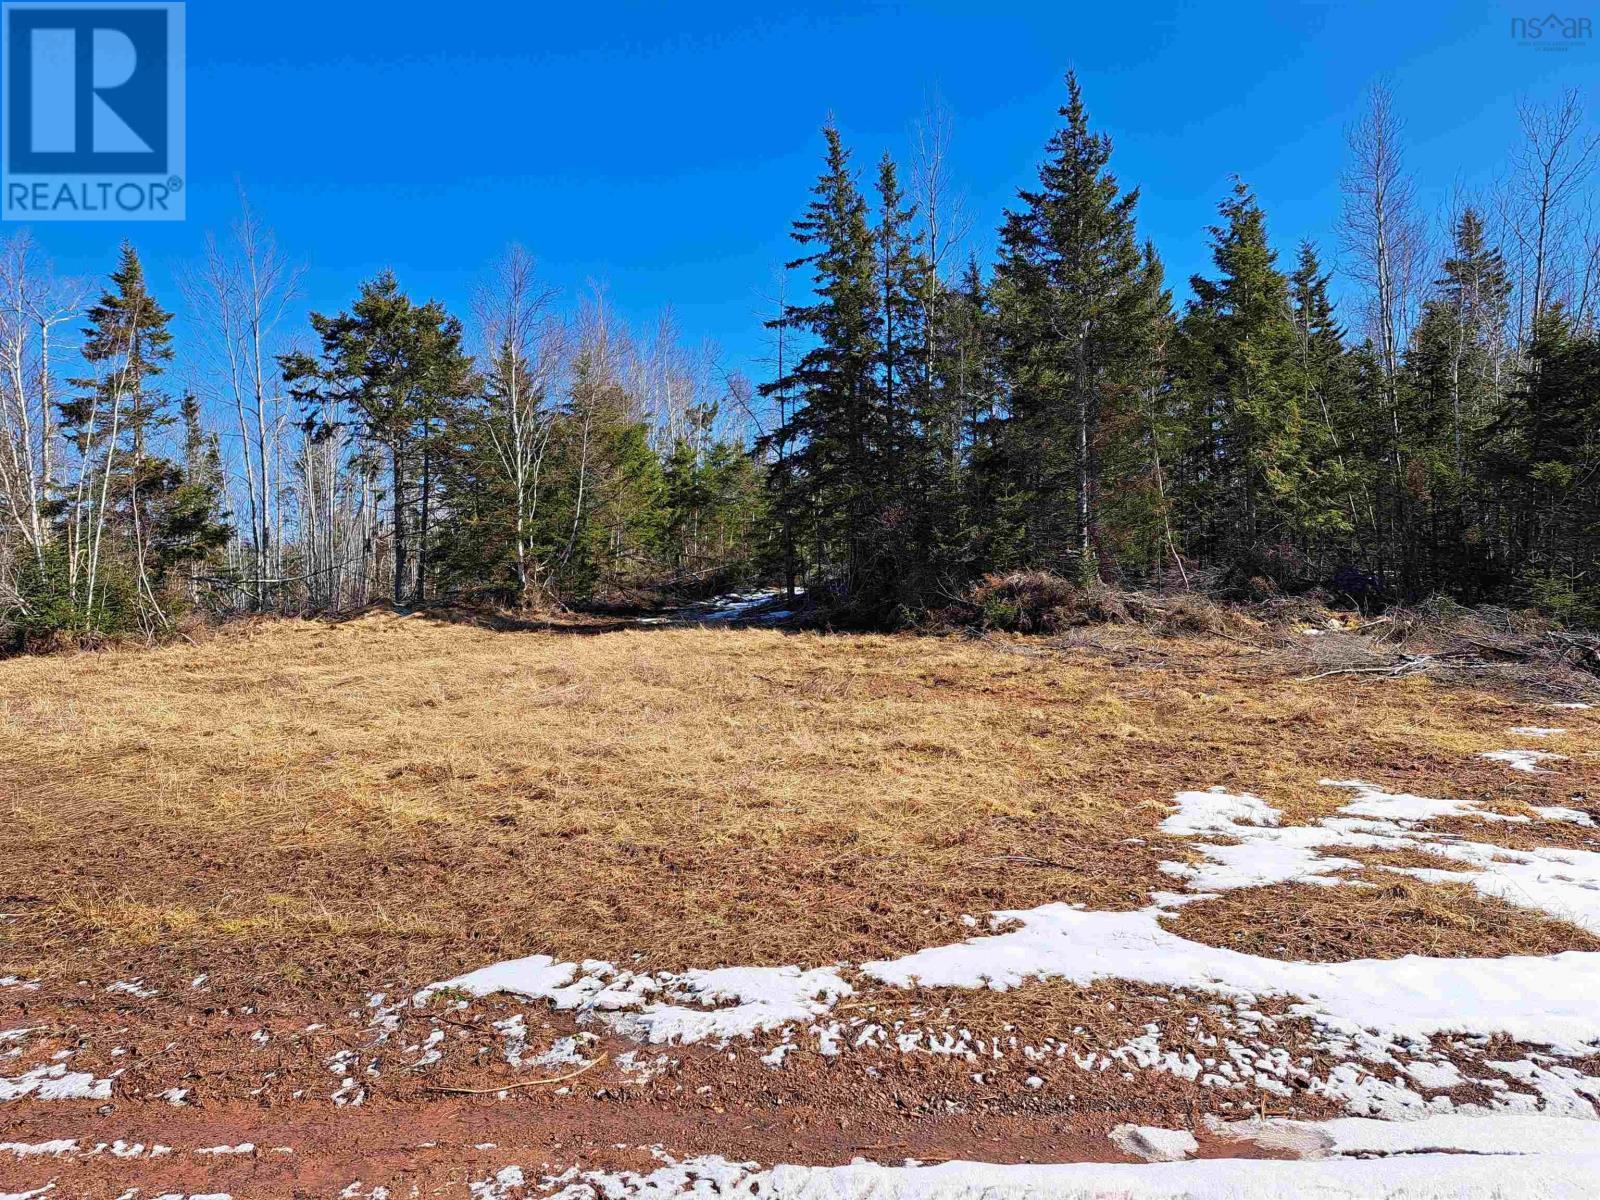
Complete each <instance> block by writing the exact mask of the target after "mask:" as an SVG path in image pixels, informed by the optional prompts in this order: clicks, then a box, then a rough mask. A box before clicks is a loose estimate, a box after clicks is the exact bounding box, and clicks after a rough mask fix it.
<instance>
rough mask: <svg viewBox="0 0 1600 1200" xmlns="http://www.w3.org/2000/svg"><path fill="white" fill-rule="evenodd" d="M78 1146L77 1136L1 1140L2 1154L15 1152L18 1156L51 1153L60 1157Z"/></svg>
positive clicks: (0, 1149)
mask: <svg viewBox="0 0 1600 1200" xmlns="http://www.w3.org/2000/svg"><path fill="white" fill-rule="evenodd" d="M77 1148H78V1139H77V1138H54V1139H52V1140H51V1141H48V1142H0V1154H14V1155H16V1156H17V1157H18V1158H32V1157H37V1156H41V1155H49V1156H50V1157H51V1158H60V1157H61V1156H62V1155H63V1154H71V1153H72V1152H73V1151H74V1150H76V1149H77Z"/></svg>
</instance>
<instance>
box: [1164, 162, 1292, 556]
mask: <svg viewBox="0 0 1600 1200" xmlns="http://www.w3.org/2000/svg"><path fill="white" fill-rule="evenodd" d="M1218 211H1219V212H1220V214H1221V217H1222V221H1221V222H1220V223H1219V224H1217V225H1214V226H1212V228H1211V240H1212V260H1213V262H1214V263H1215V264H1216V268H1217V276H1216V278H1214V279H1208V278H1206V277H1204V276H1200V275H1196V276H1194V278H1193V279H1192V280H1191V281H1190V285H1191V287H1192V289H1193V291H1194V299H1193V300H1191V301H1190V303H1189V306H1188V309H1187V311H1186V312H1185V315H1184V318H1183V321H1182V322H1181V323H1180V327H1179V333H1180V346H1179V351H1178V352H1179V355H1180V360H1181V368H1180V369H1181V371H1182V373H1183V388H1184V391H1185V393H1186V398H1187V402H1188V404H1189V406H1190V420H1191V429H1192V431H1193V436H1192V442H1191V448H1192V450H1194V451H1196V452H1197V453H1196V454H1195V455H1194V456H1193V457H1192V461H1191V473H1190V478H1191V504H1192V509H1193V517H1194V519H1195V521H1196V523H1197V526H1198V528H1199V530H1200V535H1201V539H1202V543H1203V544H1205V545H1207V546H1208V547H1209V548H1210V549H1211V550H1212V552H1214V553H1216V554H1218V555H1219V556H1220V557H1221V558H1222V559H1223V560H1224V561H1225V562H1226V563H1227V564H1228V565H1229V566H1230V567H1231V568H1232V569H1233V570H1234V571H1235V572H1236V573H1237V575H1238V576H1240V577H1242V578H1251V577H1255V576H1257V575H1261V574H1265V575H1266V576H1267V577H1268V578H1269V579H1273V580H1275V581H1278V582H1283V581H1285V580H1286V579H1287V578H1288V576H1289V575H1291V574H1293V573H1294V570H1295V564H1293V563H1290V562H1286V561H1285V551H1286V550H1289V549H1290V548H1294V549H1298V548H1299V547H1300V546H1303V545H1304V535H1305V533H1306V531H1307V528H1308V518H1310V517H1311V516H1312V513H1313V507H1312V496H1311V494H1310V491H1309V488H1308V483H1309V481H1310V475H1311V467H1310V461H1309V457H1308V454H1307V448H1306V443H1305V437H1304V429H1303V424H1302V421H1301V412H1300V401H1301V397H1302V395H1303V394H1304V390H1305V389H1304V385H1303V383H1302V381H1301V379H1300V367H1299V362H1298V357H1297V344H1298V341H1299V339H1298V336H1297V333H1296V329H1295V324H1294V321H1293V319H1292V316H1291V311H1290V302H1289V282H1288V280H1287V279H1286V278H1285V277H1284V276H1283V274H1282V272H1280V271H1279V270H1278V269H1277V266H1276V255H1275V254H1274V252H1273V250H1272V248H1271V246H1270V245H1269V244H1268V242H1267V232H1266V218H1265V216H1264V215H1263V213H1262V211H1261V208H1260V206H1259V205H1258V204H1257V203H1256V200H1255V196H1254V195H1253V194H1252V193H1251V192H1250V190H1249V188H1247V187H1246V186H1245V185H1244V183H1243V182H1242V181H1236V182H1235V184H1234V189H1233V194H1232V195H1230V196H1229V197H1228V198H1227V199H1225V200H1224V201H1223V202H1222V203H1221V204H1220V205H1219V206H1218Z"/></svg>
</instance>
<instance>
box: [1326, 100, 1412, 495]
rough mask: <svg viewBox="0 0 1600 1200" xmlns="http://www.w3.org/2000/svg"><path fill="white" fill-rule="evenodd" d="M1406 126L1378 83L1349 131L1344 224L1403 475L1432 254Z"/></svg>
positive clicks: (1396, 458) (1397, 465) (1396, 464)
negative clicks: (1405, 429)
mask: <svg viewBox="0 0 1600 1200" xmlns="http://www.w3.org/2000/svg"><path fill="white" fill-rule="evenodd" d="M1401 128H1402V125H1401V122H1400V120H1399V118H1398V117H1396V115H1395V112H1394V97H1393V95H1392V93H1391V92H1390V91H1389V87H1388V85H1387V84H1386V83H1383V82H1381V81H1380V82H1378V83H1376V84H1374V85H1373V86H1372V89H1371V91H1370V92H1369V93H1368V95H1367V106H1366V110H1365V111H1364V112H1363V114H1362V115H1361V117H1360V119H1359V120H1357V121H1356V123H1355V124H1354V125H1352V126H1350V128H1349V129H1348V130H1346V134H1345V136H1346V140H1347V142H1348V144H1349V147H1350V155H1351V162H1350V165H1349V166H1348V167H1347V168H1346V170H1345V173H1344V178H1343V187H1344V196H1345V199H1344V212H1343V215H1342V220H1341V223H1340V233H1341V235H1342V237H1343V240H1344V246H1345V250H1346V252H1347V253H1348V255H1349V260H1350V262H1351V263H1352V264H1353V265H1352V266H1351V268H1350V273H1351V274H1352V275H1353V276H1354V277H1355V278H1356V279H1357V281H1359V282H1360V283H1361V285H1362V286H1363V288H1364V290H1365V293H1366V296H1365V299H1366V303H1365V315H1366V321H1367V328H1368V332H1369V334H1370V335H1371V336H1372V339H1373V342H1374V343H1375V344H1376V345H1377V347H1378V353H1379V357H1380V362H1381V364H1382V369H1383V379H1384V388H1383V392H1384V397H1383V398H1384V405H1385V407H1386V409H1387V415H1388V418H1389V424H1390V429H1391V433H1392V436H1393V453H1394V467H1395V470H1396V471H1397V472H1398V471H1399V470H1400V466H1401V464H1400V459H1399V455H1400V441H1401V429H1400V411H1399V404H1398V397H1397V395H1396V390H1395V381H1396V379H1397V377H1398V375H1399V373H1400V350H1401V347H1402V346H1404V345H1405V342H1406V338H1407V336H1408V335H1409V331H1410V327H1411V323H1412V315H1413V310H1414V306H1415V303H1416V298H1417V288H1418V283H1419V273H1420V271H1421V268H1422V266H1423V264H1424V263H1425V261H1426V258H1427V243H1426V236H1425V233H1424V227H1423V224H1422V222H1421V221H1420V220H1419V219H1418V217H1417V214H1416V201H1415V192H1414V188H1413V185H1412V182H1411V177H1410V176H1409V175H1408V174H1407V173H1406V170H1405V164H1404V161H1403V156H1402V148H1401V143H1400V134H1401Z"/></svg>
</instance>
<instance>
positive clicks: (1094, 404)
mask: <svg viewBox="0 0 1600 1200" xmlns="http://www.w3.org/2000/svg"><path fill="white" fill-rule="evenodd" d="M1060 115H1061V116H1062V118H1063V119H1064V124H1063V125H1062V127H1061V128H1060V129H1058V130H1057V131H1056V133H1055V134H1054V135H1053V136H1052V137H1051V139H1050V141H1049V143H1048V145H1047V147H1046V154H1047V157H1046V160H1045V162H1044V163H1043V164H1042V165H1041V166H1040V168H1039V186H1038V188H1036V189H1033V190H1024V191H1022V192H1021V193H1019V199H1020V201H1021V204H1020V206H1019V207H1018V208H1017V209H1015V210H1013V211H1008V212H1007V214H1006V218H1005V222H1004V224H1003V225H1002V226H1001V229H1000V256H999V263H998V265H997V266H996V268H995V276H994V283H993V288H992V294H993V298H994V304H995V309H996V327H997V329H998V337H999V364H1000V369H1001V372H1002V375H1003V380H1004V389H1005V426H1004V430H1003V433H1002V435H1001V437H1002V442H1003V447H1002V451H1001V456H1000V460H999V464H998V465H999V467H1000V469H1001V470H1002V471H1003V472H1004V473H1005V475H1006V476H1007V478H1006V479H1005V481H1004V482H1003V483H1002V484H1001V485H1000V486H999V487H998V488H997V489H995V490H998V491H1001V492H1004V493H1006V494H1008V495H1009V497H1010V498H1011V500H1012V502H1013V503H1014V504H1015V508H1016V511H1017V515H1018V516H1019V517H1020V519H1021V521H1022V523H1023V526H1024V528H1023V530H1022V531H1021V539H1020V540H1021V542H1022V544H1023V545H1024V546H1026V548H1027V549H1026V553H1027V555H1028V557H1029V558H1030V559H1031V560H1032V561H1033V562H1035V563H1036V564H1038V565H1041V566H1050V567H1054V568H1056V569H1065V568H1067V567H1068V566H1069V564H1077V563H1081V562H1084V561H1086V560H1088V559H1089V556H1090V555H1091V554H1092V553H1093V539H1094V537H1095V520H1096V501H1097V496H1098V494H1099V493H1100V491H1101V490H1102V489H1103V488H1104V487H1105V485H1106V480H1105V479H1104V478H1102V475H1101V469H1100V468H1101V448H1102V447H1101V443H1102V439H1103V437H1104V435H1105V433H1106V428H1107V425H1108V424H1109V423H1111V422H1112V419H1113V417H1114V415H1115V414H1116V413H1117V412H1118V411H1121V410H1126V409H1127V408H1129V407H1131V406H1134V405H1136V404H1137V400H1138V395H1139V379H1140V373H1141V371H1142V370H1143V369H1144V368H1145V366H1146V365H1147V363H1148V361H1149V357H1150V348H1151V345H1152V343H1153V341H1154V340H1155V338H1156V337H1157V334H1158V328H1157V324H1156V322H1157V321H1158V319H1159V316H1160V313H1161V309H1162V303H1161V299H1160V295H1161V284H1160V279H1159V275H1158V274H1156V273H1153V272H1152V271H1151V269H1150V265H1149V264H1148V263H1147V262H1146V260H1145V258H1144V255H1143V254H1142V253H1141V247H1140V244H1139V240H1138V238H1137V236H1136V232H1135V226H1134V210H1135V208H1136V206H1137V204H1138V192H1137V190H1133V191H1128V192H1123V191H1122V190H1121V188H1120V187H1119V185H1118V183H1117V180H1116V177H1115V176H1114V175H1112V174H1111V172H1110V171H1109V170H1108V169H1107V164H1108V163H1109V161H1110V158H1111V141H1110V139H1109V138H1108V137H1106V136H1105V135H1104V134H1100V133H1092V132H1090V130H1089V124H1088V115H1087V113H1086V111H1085V109H1084V104H1083V95H1082V91H1081V89H1080V88H1079V86H1078V81H1077V78H1076V76H1074V75H1068V76H1067V103H1066V105H1065V106H1064V107H1063V108H1062V109H1061V110H1060ZM1002 536H1003V535H1002Z"/></svg>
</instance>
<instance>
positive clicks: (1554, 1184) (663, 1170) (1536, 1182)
mask: <svg viewBox="0 0 1600 1200" xmlns="http://www.w3.org/2000/svg"><path fill="white" fill-rule="evenodd" d="M519 1174H520V1172H519ZM493 1183H494V1181H492V1180H491V1181H485V1182H484V1183H483V1184H474V1185H472V1186H473V1196H474V1197H482V1198H484V1200H499V1198H500V1197H502V1196H504V1195H505V1189H502V1190H500V1191H491V1190H488V1188H489V1186H490V1185H492V1184H493ZM540 1186H541V1190H544V1191H548V1192H552V1193H553V1197H552V1200H554V1198H555V1197H559V1198H560V1200H623V1198H625V1197H649V1198H652V1200H656V1198H665V1197H670V1196H680V1195H691V1196H697V1197H701V1196H703V1197H710V1196H725V1195H742V1196H760V1197H769V1198H783V1200H1107V1198H1109V1197H1116V1198H1117V1200H1283V1198H1284V1197H1312V1196H1315V1197H1316V1198H1317V1200H1375V1198H1377V1197H1383V1198H1384V1200H1490V1198H1494V1200H1592V1197H1593V1196H1594V1195H1595V1194H1596V1192H1597V1190H1600V1152H1597V1151H1595V1150H1593V1149H1591V1148H1589V1147H1583V1148H1581V1149H1577V1148H1574V1149H1567V1150H1565V1151H1551V1152H1548V1153H1544V1154H1529V1155H1517V1156H1501V1155H1473V1154H1417V1155H1408V1156H1404V1157H1399V1158H1376V1159H1354V1158H1326V1159H1320V1160H1311V1161H1295V1160H1287V1161H1285V1160H1271V1159H1236V1158H1235V1159H1229V1158H1220V1159H1202V1160H1197V1161H1191V1162H1174V1163H1157V1164H1152V1165H1137V1166H1136V1165H1132V1164H1126V1163H1060V1164H1047V1165H1034V1164H996V1163H977V1162H959V1161H958V1162H947V1163H940V1164H938V1165H937V1166H912V1165H907V1166H903V1167H890V1166H880V1165H879V1164H877V1163H870V1162H866V1161H863V1160H860V1159H858V1160H856V1161H855V1162H852V1163H850V1164H849V1165H847V1166H834V1167H806V1166H776V1167H772V1168H770V1169H768V1170H760V1169H758V1168H757V1167H756V1166H755V1164H753V1163H738V1162H730V1161H728V1160H726V1159H722V1158H719V1157H716V1156H705V1157H701V1158H692V1159H688V1160H685V1161H684V1162H681V1163H668V1164H666V1165H664V1166H662V1167H660V1168H658V1169H657V1170H655V1171H651V1172H648V1173H637V1172H631V1171H618V1172H600V1171H587V1172H581V1173H580V1172H578V1171H577V1170H575V1169H574V1170H570V1171H567V1172H566V1173H564V1174H562V1175H556V1176H550V1177H547V1178H546V1179H544V1180H542V1181H541V1185H540ZM480 1188H483V1189H484V1190H481V1191H480V1190H478V1189H480ZM557 1189H559V1190H557Z"/></svg>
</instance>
